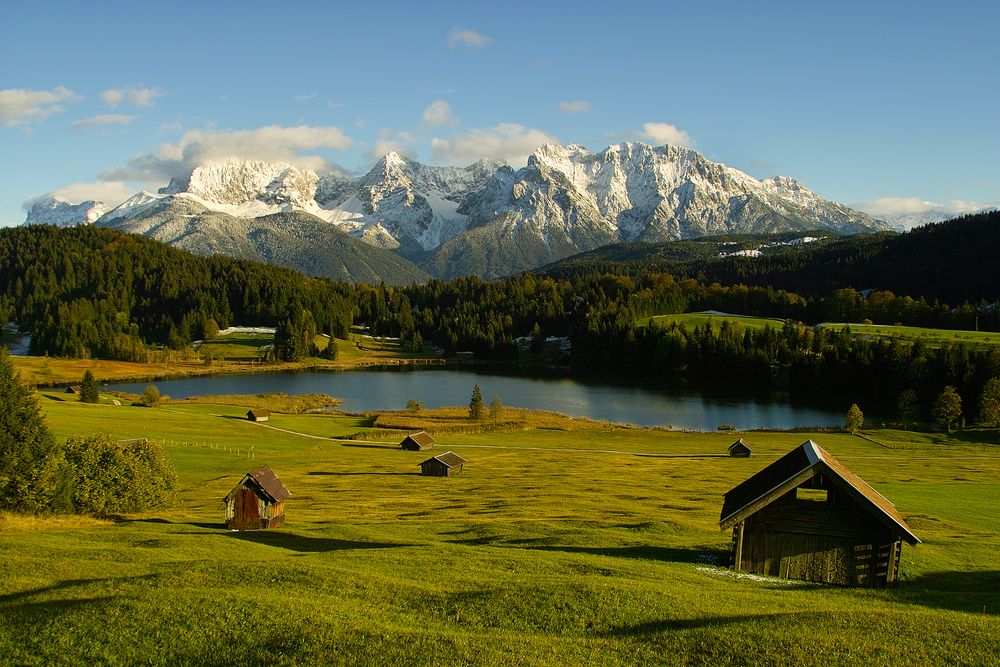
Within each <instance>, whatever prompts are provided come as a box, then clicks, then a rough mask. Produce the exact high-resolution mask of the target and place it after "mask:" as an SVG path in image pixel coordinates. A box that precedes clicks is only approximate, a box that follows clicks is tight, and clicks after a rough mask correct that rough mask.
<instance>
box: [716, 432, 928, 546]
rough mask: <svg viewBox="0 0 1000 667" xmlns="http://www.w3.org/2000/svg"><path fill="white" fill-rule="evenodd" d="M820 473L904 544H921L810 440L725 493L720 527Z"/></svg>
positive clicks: (882, 500) (884, 502)
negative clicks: (839, 484)
mask: <svg viewBox="0 0 1000 667" xmlns="http://www.w3.org/2000/svg"><path fill="white" fill-rule="evenodd" d="M819 472H822V473H825V474H827V475H829V476H831V477H833V478H837V479H839V480H840V481H841V482H842V483H843V485H845V487H846V488H847V489H848V491H849V492H850V493H852V495H854V496H855V499H857V500H858V501H860V502H861V503H862V504H864V505H867V506H869V507H870V508H871V510H872V513H873V514H875V515H876V516H878V518H880V519H881V520H882V522H883V523H886V524H888V525H889V526H890V527H891V528H893V530H894V531H895V532H897V533H899V534H900V535H901V537H902V538H903V539H905V540H906V541H907V542H909V543H910V544H917V543H918V542H920V539H919V538H918V537H917V536H916V535H914V534H913V532H912V531H911V530H910V527H909V526H907V525H906V521H904V520H903V517H901V516H900V515H899V512H898V511H897V510H896V506H895V505H893V504H892V503H891V502H889V500H888V499H886V497H885V496H883V495H882V494H880V493H879V492H878V491H876V490H875V489H873V488H872V487H871V486H869V485H868V484H867V483H866V482H865V481H864V480H862V479H861V478H860V477H858V476H857V475H855V474H854V473H853V472H851V471H850V470H848V469H847V467H846V466H844V464H843V463H841V462H840V461H838V460H837V459H835V458H833V456H831V455H830V453H829V452H827V451H826V450H825V449H823V448H822V447H820V446H819V445H817V444H816V443H815V442H813V441H812V440H806V441H805V442H804V443H802V444H801V445H800V446H798V447H796V448H795V449H793V450H792V451H790V452H788V453H787V454H785V455H784V456H782V457H781V458H780V459H778V460H777V461H775V462H774V463H772V464H771V465H769V466H767V467H766V468H764V469H763V470H761V471H760V472H758V473H757V474H756V475H753V476H752V477H750V478H749V479H747V480H746V481H745V482H743V483H741V484H739V485H737V486H735V487H734V488H732V489H731V490H730V491H729V492H727V493H726V495H725V500H724V501H723V503H722V516H721V517H720V518H719V526H720V527H721V528H723V529H725V528H728V527H729V526H732V525H733V524H735V523H737V522H739V521H742V520H743V519H745V518H746V517H748V516H750V515H751V514H753V513H755V512H757V511H758V510H760V509H761V508H763V507H766V506H767V505H769V504H771V503H772V502H773V501H775V500H777V499H778V498H780V497H781V496H783V495H784V494H786V493H788V492H789V491H791V490H792V489H794V488H796V487H797V486H799V485H800V484H803V483H804V482H806V481H808V480H810V479H812V477H813V476H814V475H815V474H816V473H819Z"/></svg>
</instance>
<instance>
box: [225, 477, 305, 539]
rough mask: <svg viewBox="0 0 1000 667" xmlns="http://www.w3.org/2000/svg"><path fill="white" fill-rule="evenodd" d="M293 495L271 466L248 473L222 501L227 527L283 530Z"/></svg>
mask: <svg viewBox="0 0 1000 667" xmlns="http://www.w3.org/2000/svg"><path fill="white" fill-rule="evenodd" d="M291 495H292V494H291V493H289V492H288V489H286V488H285V485H284V484H282V483H281V480H280V479H278V476H277V475H275V474H274V471H273V470H271V468H270V466H261V467H260V468H257V469H256V470H254V471H252V472H248V473H247V474H246V475H244V476H243V479H241V480H240V483H239V484H237V485H236V486H235V487H233V490H232V491H230V492H229V493H228V494H227V495H226V497H225V498H223V499H222V502H224V503H225V504H226V528H229V529H232V530H260V529H261V528H280V527H281V526H283V525H284V524H285V500H286V499H288V498H289V497H290V496H291Z"/></svg>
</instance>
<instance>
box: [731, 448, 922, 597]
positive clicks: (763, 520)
mask: <svg viewBox="0 0 1000 667" xmlns="http://www.w3.org/2000/svg"><path fill="white" fill-rule="evenodd" d="M719 527H720V528H722V529H723V530H726V529H728V528H732V529H733V561H732V565H733V569H735V570H739V571H742V572H753V573H754V574H763V575H769V576H773V577H784V578H786V579H801V580H804V581H818V582H823V583H827V584H839V585H842V586H872V587H887V586H892V584H893V582H895V581H896V579H897V578H898V576H899V555H900V551H901V550H902V543H903V542H904V541H905V542H908V543H909V544H918V543H919V542H920V540H919V539H918V538H917V536H916V535H914V534H913V532H912V531H910V528H909V526H907V525H906V521H904V520H903V518H902V517H901V516H900V515H899V512H898V511H896V507H895V506H894V505H893V504H892V503H891V502H889V501H888V500H886V499H885V497H883V496H882V495H881V494H879V493H878V491H876V490H875V489H873V488H872V487H870V486H869V485H868V484H866V483H865V482H864V481H862V480H861V478H859V477H858V476H857V475H855V474H854V473H852V472H851V471H850V470H848V469H847V468H846V467H844V465H843V464H841V463H840V462H839V461H837V460H836V459H835V458H833V457H832V456H831V455H830V454H829V452H826V451H825V450H823V448H822V447H820V446H819V445H817V444H816V443H815V442H813V441H812V440H807V441H806V442H804V443H803V444H802V445H800V446H799V447H796V448H795V449H793V450H792V451H790V452H789V453H788V454H785V455H784V456H783V457H781V458H780V459H778V460H777V461H775V462H774V463H772V464H771V465H769V466H767V467H766V468H764V469H763V470H761V471H760V472H758V473H757V474H756V475H753V476H752V477H750V478H749V479H748V480H746V481H745V482H743V483H742V484H740V485H738V486H736V487H735V488H733V489H731V490H730V491H729V492H728V493H726V495H725V500H724V501H723V504H722V515H721V517H720V519H719Z"/></svg>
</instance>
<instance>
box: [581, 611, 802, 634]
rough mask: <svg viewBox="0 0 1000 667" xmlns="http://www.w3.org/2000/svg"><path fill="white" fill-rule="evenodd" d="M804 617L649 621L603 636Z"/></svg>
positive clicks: (753, 616)
mask: <svg viewBox="0 0 1000 667" xmlns="http://www.w3.org/2000/svg"><path fill="white" fill-rule="evenodd" d="M793 616H803V614H801V613H799V614H796V613H783V614H741V615H738V616H707V617H705V618H676V619H670V620H663V621H649V622H647V623H636V624H635V625H621V626H618V627H613V628H609V629H608V630H606V631H604V632H602V633H601V634H602V635H604V636H605V637H641V636H644V635H653V634H659V633H661V632H674V631H677V630H693V629H697V628H721V627H725V626H728V625H739V624H740V623H750V622H753V623H760V622H761V621H766V622H770V623H780V624H785V623H787V622H788V620H789V618H790V617H793Z"/></svg>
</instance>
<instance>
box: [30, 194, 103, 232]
mask: <svg viewBox="0 0 1000 667" xmlns="http://www.w3.org/2000/svg"><path fill="white" fill-rule="evenodd" d="M107 211H108V207H107V206H106V205H105V204H104V202H99V201H93V200H88V201H84V202H80V203H79V204H71V203H70V202H68V201H66V200H65V199H61V198H58V197H50V198H48V199H41V200H39V201H36V202H35V203H33V204H32V205H31V208H29V209H28V215H27V216H26V217H25V219H24V224H25V225H55V226H56V227H76V226H79V225H89V224H93V223H94V221H96V220H97V219H98V218H100V217H101V216H102V215H104V214H105V213H107Z"/></svg>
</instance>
